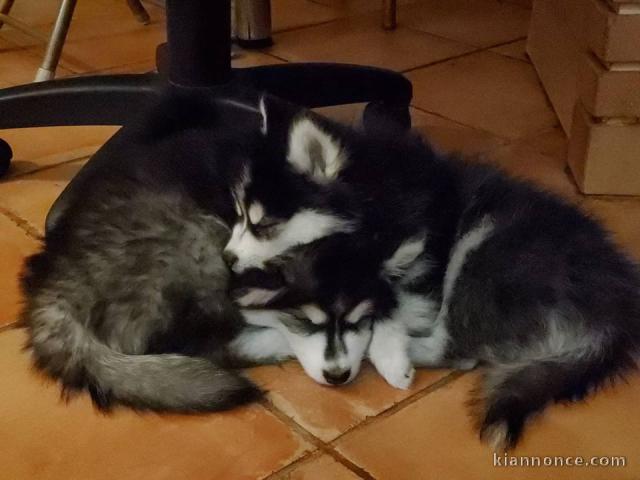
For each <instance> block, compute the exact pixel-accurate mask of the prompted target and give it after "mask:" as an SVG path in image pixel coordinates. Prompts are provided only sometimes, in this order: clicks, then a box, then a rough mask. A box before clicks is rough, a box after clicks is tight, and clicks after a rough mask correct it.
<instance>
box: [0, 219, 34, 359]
mask: <svg viewBox="0 0 640 480" xmlns="http://www.w3.org/2000/svg"><path fill="white" fill-rule="evenodd" d="M39 247H40V243H39V242H38V241H36V240H34V239H33V238H32V237H30V236H29V235H27V234H26V233H25V231H24V230H23V229H21V228H20V227H18V226H17V225H16V224H15V223H14V222H13V221H12V220H10V219H9V218H8V217H6V216H5V215H4V214H2V213H1V210H0V265H2V269H0V326H2V325H7V324H9V323H12V322H15V321H16V320H17V317H18V313H19V312H20V303H21V295H20V288H19V284H18V277H19V274H20V272H21V271H22V264H23V263H24V259H25V257H27V256H29V255H31V254H33V253H36V251H37V250H38V248H39ZM0 368H1V365H0Z"/></svg>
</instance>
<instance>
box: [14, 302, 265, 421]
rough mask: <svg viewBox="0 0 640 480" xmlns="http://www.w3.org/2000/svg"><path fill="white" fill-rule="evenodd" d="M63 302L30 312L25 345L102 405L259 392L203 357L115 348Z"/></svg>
mask: <svg viewBox="0 0 640 480" xmlns="http://www.w3.org/2000/svg"><path fill="white" fill-rule="evenodd" d="M63 304H64V302H58V303H55V304H53V305H51V304H50V305H48V306H45V307H41V308H37V309H34V310H31V311H30V312H28V315H27V319H26V320H27V327H28V328H29V330H30V333H31V338H30V342H29V345H28V347H29V348H31V350H32V352H33V355H34V358H35V361H36V365H37V366H38V367H40V368H41V369H42V370H44V371H45V372H46V373H48V374H49V375H51V376H52V377H54V378H56V379H59V380H60V381H61V382H62V385H63V391H64V392H66V393H69V392H70V391H74V390H80V389H87V390H88V391H89V392H90V394H91V397H92V398H93V401H94V403H95V404H96V406H97V407H98V408H100V409H103V410H106V409H109V408H110V407H111V406H112V405H113V404H114V403H119V404H124V405H127V406H130V407H133V408H136V409H151V410H156V411H174V412H202V411H215V410H224V409H228V408H232V407H234V406H237V405H240V404H244V403H247V402H250V401H253V400H256V399H257V398H259V397H260V395H261V391H260V390H259V389H258V388H257V387H256V386H255V385H253V384H252V383H251V382H250V381H249V380H247V379H245V378H243V377H240V376H238V375H235V374H233V373H232V372H230V371H227V370H223V369H221V368H219V367H218V366H216V365H214V364H213V363H211V362H209V361H207V360H205V359H202V358H194V357H187V356H182V355H172V354H161V355H126V354H123V353H120V352H118V351H115V350H113V349H111V348H109V347H108V346H107V345H105V344H103V343H101V342H99V341H98V340H97V339H96V338H95V337H94V336H93V335H92V334H91V332H90V331H89V330H88V329H87V328H86V327H84V326H83V325H81V324H80V323H79V322H77V321H75V320H73V319H72V315H71V314H70V310H71V309H66V310H65V309H64V308H63Z"/></svg>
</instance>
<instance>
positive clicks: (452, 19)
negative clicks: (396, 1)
mask: <svg viewBox="0 0 640 480" xmlns="http://www.w3.org/2000/svg"><path fill="white" fill-rule="evenodd" d="M529 15H530V12H529V11H528V10H526V9H524V8H521V7H519V6H517V5H512V4H509V3H504V2H501V1H499V0H448V1H446V2H442V1H440V0H421V1H420V2H417V3H416V4H414V5H410V6H407V7H402V8H400V11H399V18H400V24H401V25H403V26H407V27H411V28H415V29H418V30H421V31H424V32H428V33H432V34H434V35H439V36H441V37H445V38H450V39H452V40H457V41H459V42H463V43H466V44H468V45H475V46H477V47H489V46H492V45H497V44H500V43H505V42H509V41H511V40H515V39H517V38H523V37H526V36H527V29H528V25H529Z"/></svg>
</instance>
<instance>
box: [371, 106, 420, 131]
mask: <svg viewBox="0 0 640 480" xmlns="http://www.w3.org/2000/svg"><path fill="white" fill-rule="evenodd" d="M362 122H363V124H364V128H365V129H366V128H367V125H374V124H375V123H376V122H378V123H379V122H391V123H393V124H395V125H397V126H399V127H400V128H402V129H405V130H409V129H410V128H411V113H410V112H409V105H407V104H393V103H385V102H372V103H369V104H368V105H367V106H366V108H365V109H364V113H363V115H362Z"/></svg>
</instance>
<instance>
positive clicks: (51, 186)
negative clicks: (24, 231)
mask: <svg viewBox="0 0 640 480" xmlns="http://www.w3.org/2000/svg"><path fill="white" fill-rule="evenodd" d="M85 163H86V159H85V160H79V161H76V162H71V163H65V164H63V165H59V166H57V167H53V168H50V169H46V170H42V171H40V172H36V173H33V174H29V175H24V176H20V177H18V178H15V179H9V180H8V181H6V182H3V183H2V184H0V207H3V208H5V209H7V210H9V211H10V212H12V213H13V214H14V215H16V216H18V217H19V218H21V219H23V220H25V221H26V222H27V225H28V228H32V229H34V230H35V231H37V232H38V233H40V234H43V233H44V221H45V218H46V216H47V212H48V211H49V208H50V207H51V205H52V204H53V202H54V201H55V199H56V198H58V195H60V193H61V192H62V190H63V189H64V187H66V186H67V184H68V183H69V182H70V181H71V179H72V178H73V177H74V175H75V174H76V173H78V170H80V168H81V167H82V165H84V164H85Z"/></svg>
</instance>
